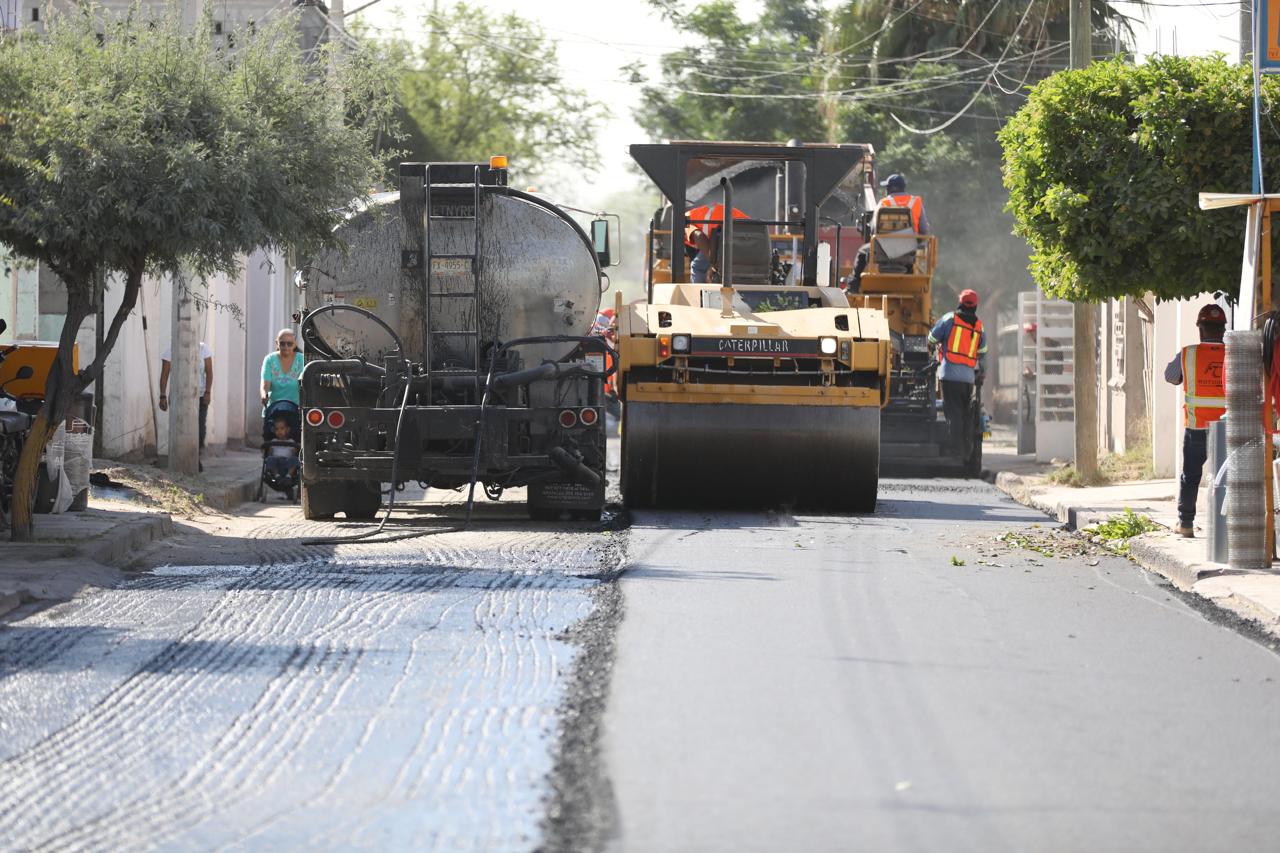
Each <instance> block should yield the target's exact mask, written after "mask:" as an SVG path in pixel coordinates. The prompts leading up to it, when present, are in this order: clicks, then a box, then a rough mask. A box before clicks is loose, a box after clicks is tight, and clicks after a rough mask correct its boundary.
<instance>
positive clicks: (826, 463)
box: [622, 402, 880, 512]
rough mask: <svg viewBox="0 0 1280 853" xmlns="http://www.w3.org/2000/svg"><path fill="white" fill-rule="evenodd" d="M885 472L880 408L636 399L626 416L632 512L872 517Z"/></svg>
mask: <svg viewBox="0 0 1280 853" xmlns="http://www.w3.org/2000/svg"><path fill="white" fill-rule="evenodd" d="M879 469H880V410H879V409H878V408H876V407H874V406H866V407H853V406H794V405H792V406H783V405H748V404H688V403H685V404H681V403H646V402H628V403H627V404H626V408H625V410H624V412H623V424H622V488H623V500H624V502H625V503H626V504H627V506H629V507H635V508H642V507H718V508H720V507H723V508H727V507H741V508H761V507H776V506H789V507H795V508H798V509H816V510H829V511H845V512H871V511H873V510H874V509H875V505H876V490H877V486H878V480H879Z"/></svg>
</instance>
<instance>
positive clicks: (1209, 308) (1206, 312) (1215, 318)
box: [1196, 302, 1227, 326]
mask: <svg viewBox="0 0 1280 853" xmlns="http://www.w3.org/2000/svg"><path fill="white" fill-rule="evenodd" d="M1201 324H1204V325H1207V326H1225V325H1227V312H1226V311H1223V310H1222V308H1221V307H1219V306H1218V305H1215V304H1213V303H1212V302H1210V303H1209V304H1208V305H1206V306H1204V307H1203V308H1201V309H1200V313H1199V314H1197V315H1196V325H1197V326H1199V325H1201Z"/></svg>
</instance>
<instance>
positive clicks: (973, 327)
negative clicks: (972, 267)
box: [929, 290, 987, 453]
mask: <svg viewBox="0 0 1280 853" xmlns="http://www.w3.org/2000/svg"><path fill="white" fill-rule="evenodd" d="M929 343H931V344H933V345H934V346H936V347H938V361H939V365H938V378H939V379H940V380H941V381H942V411H943V414H945V415H946V416H947V430H948V432H949V433H950V439H951V452H952V453H963V452H965V451H967V450H968V448H969V445H970V444H971V443H972V436H971V435H970V430H971V429H972V427H973V418H972V417H971V416H970V413H969V409H970V406H971V405H972V404H973V392H974V387H975V386H977V385H981V384H982V378H983V375H984V374H985V373H986V356H987V335H986V333H985V332H984V331H982V321H981V320H979V319H978V294H977V293H975V292H973V291H972V290H964V291H962V292H961V293H960V304H959V305H957V306H956V310H955V311H952V312H951V313H949V314H947V315H945V316H944V317H943V318H942V319H941V320H939V321H938V322H937V325H935V326H934V327H933V329H932V330H931V331H930V332H929Z"/></svg>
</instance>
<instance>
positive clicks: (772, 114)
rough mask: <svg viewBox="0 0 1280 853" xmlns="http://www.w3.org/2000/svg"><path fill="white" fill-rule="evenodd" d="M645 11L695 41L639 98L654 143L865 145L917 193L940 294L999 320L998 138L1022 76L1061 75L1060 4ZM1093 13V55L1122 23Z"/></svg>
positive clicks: (1018, 283) (1023, 261)
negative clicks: (968, 293)
mask: <svg viewBox="0 0 1280 853" xmlns="http://www.w3.org/2000/svg"><path fill="white" fill-rule="evenodd" d="M651 2H653V4H654V5H655V6H656V7H658V8H659V9H661V10H662V11H663V13H664V14H665V15H666V16H667V17H668V19H669V20H670V21H671V22H672V23H673V25H674V26H676V27H677V28H679V29H680V30H682V31H684V32H685V33H687V34H689V35H691V36H693V37H694V39H695V43H694V44H693V45H691V46H689V47H686V48H683V49H681V50H678V51H673V52H671V53H669V54H667V55H666V56H665V57H664V59H663V62H662V76H661V78H660V80H658V81H656V82H654V83H651V84H649V85H647V86H646V87H645V89H644V93H643V101H642V106H641V108H640V109H639V110H638V111H637V116H636V118H637V120H638V121H639V122H640V124H641V126H642V127H644V128H645V129H646V130H647V131H649V133H650V134H651V135H652V136H654V137H672V136H676V137H684V138H703V139H745V140H760V141H765V140H769V141H782V140H786V139H789V138H792V137H795V138H799V139H802V140H807V141H826V142H867V143H870V144H872V145H873V146H874V147H875V149H876V154H877V162H878V164H879V171H881V172H882V173H888V172H903V173H905V174H906V175H907V177H908V179H909V189H911V190H912V191H915V192H919V193H921V194H923V195H924V196H925V198H926V204H927V208H928V212H929V220H930V224H931V226H932V227H933V230H934V231H935V232H936V233H937V234H938V235H939V239H940V244H941V245H940V253H941V258H940V267H939V274H938V275H937V276H936V277H935V280H934V286H935V289H936V290H940V291H946V290H953V291H959V290H960V289H963V288H964V287H977V288H979V289H980V290H981V291H982V293H983V298H984V309H985V310H987V311H991V312H993V313H994V311H995V310H997V309H998V306H999V303H1000V302H1001V301H1002V297H1003V298H1005V299H1011V298H1012V297H1013V295H1014V294H1015V293H1016V292H1017V291H1018V290H1020V289H1023V285H1022V282H1023V281H1024V280H1025V279H1024V278H1023V276H1022V274H1021V271H1022V270H1023V269H1024V268H1025V267H1026V265H1027V258H1028V255H1027V247H1026V245H1025V244H1024V243H1023V241H1021V240H1019V239H1017V238H1016V237H1014V236H1013V235H1012V233H1011V232H1012V230H1013V222H1012V220H1011V219H1010V217H1009V216H1008V215H1007V214H1006V213H1005V212H1004V206H1005V203H1006V201H1007V195H1006V192H1005V190H1004V187H1003V186H1002V184H1001V180H1000V153H1001V152H1000V147H999V145H998V144H997V142H996V138H995V134H996V130H997V129H998V128H999V127H1000V126H1001V124H1002V123H1003V121H1004V117H1005V116H1007V115H1009V114H1011V113H1013V112H1014V111H1015V110H1016V109H1017V108H1018V107H1019V106H1020V105H1021V103H1022V101H1023V99H1024V98H1025V91H1024V87H1025V84H1026V83H1027V82H1034V81H1037V80H1040V79H1043V78H1044V77H1045V76H1047V75H1048V74H1050V73H1052V72H1054V71H1056V70H1058V69H1061V68H1064V67H1065V66H1066V62H1067V53H1066V49H1065V48H1066V45H1065V38H1066V31H1067V19H1068V8H1067V2H1066V0H1033V2H1032V3H1031V4H1030V5H1027V4H1022V3H1017V4H1014V3H1005V2H1003V0H968V2H964V3H956V2H943V0H924V2H921V0H849V2H845V3H841V4H838V5H834V6H832V5H830V4H819V3H815V2H803V3H796V2H786V0H766V2H765V3H764V8H763V10H762V12H761V14H760V16H759V17H758V18H757V19H756V20H755V21H744V20H743V19H742V18H741V17H740V16H739V15H738V13H737V12H736V11H735V7H734V4H732V3H728V2H724V0H716V1H715V2H708V3H703V4H701V5H699V6H696V7H694V9H693V10H692V11H686V8H687V4H678V3H675V2H671V0H651ZM1092 10H1093V11H1092V15H1093V27H1094V31H1095V33H1096V34H1098V36H1099V38H1103V37H1106V38H1108V39H1109V40H1108V47H1107V50H1106V51H1102V50H1099V51H1098V52H1099V53H1104V52H1111V51H1113V50H1114V47H1115V45H1116V43H1119V45H1120V46H1121V48H1123V45H1124V44H1125V43H1126V41H1127V40H1129V39H1130V38H1131V35H1132V34H1131V32H1130V29H1129V19H1128V18H1126V17H1125V16H1124V15H1123V14H1122V13H1120V12H1119V11H1118V10H1117V7H1116V6H1114V5H1113V4H1111V3H1107V2H1102V0H1095V2H1093V4H1092ZM1107 34H1110V35H1109V36H1107ZM633 74H637V75H638V70H636V71H633ZM948 121H950V124H947V125H946V126H945V127H941V128H937V126H938V125H942V124H943V123H944V122H948ZM907 125H913V126H915V127H914V129H913V128H909V127H908V126H907ZM935 128H937V129H936V130H935ZM922 129H923V130H928V131H931V132H927V133H920V132H917V131H918V130H922ZM943 300H944V297H942V296H941V295H939V296H938V297H937V299H936V300H935V301H936V302H937V303H938V304H942V303H943Z"/></svg>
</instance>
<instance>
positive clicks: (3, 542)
mask: <svg viewBox="0 0 1280 853" xmlns="http://www.w3.org/2000/svg"><path fill="white" fill-rule="evenodd" d="M261 466H262V457H261V456H260V455H259V454H258V453H257V452H255V451H230V452H227V453H226V454H224V455H222V456H217V457H211V458H209V459H206V460H205V462H204V469H205V470H204V472H203V473H202V474H199V475H197V476H193V477H182V476H178V477H173V476H171V475H169V473H168V472H167V471H164V470H163V469H161V468H158V467H156V466H151V465H142V464H136V465H122V464H121V463H117V462H113V461H111V460H108V459H102V460H96V461H95V463H94V466H93V470H94V471H102V472H109V473H110V474H111V475H113V478H114V479H123V480H126V481H127V482H128V483H130V484H143V483H145V484H147V485H150V486H154V487H156V488H158V489H160V490H161V491H162V493H163V494H164V496H165V497H169V496H173V499H172V500H156V499H155V498H154V497H148V495H152V496H153V495H154V494H155V489H148V490H147V491H146V492H145V493H144V492H142V491H141V490H139V491H134V490H131V489H116V488H111V487H106V488H98V487H91V488H90V497H89V508H88V509H87V510H85V511H84V512H69V513H62V514H58V515H37V516H36V518H35V534H36V540H35V541H34V542H22V543H12V542H9V541H8V531H7V530H5V531H0V537H3V538H2V539H0V616H3V615H4V614H5V613H8V612H9V611H10V610H13V609H14V608H16V607H18V606H20V605H22V604H24V603H26V602H28V601H60V600H64V599H67V598H71V597H74V596H75V595H77V594H79V593H80V591H81V590H83V589H85V588H86V587H89V586H98V587H107V586H111V585H112V584H114V583H115V582H116V581H117V580H118V578H119V576H120V569H121V568H124V567H127V566H128V564H129V563H130V562H132V560H133V559H134V556H135V555H136V554H137V553H138V551H139V550H141V549H142V548H144V547H146V546H147V545H149V544H151V543H152V542H155V541H157V540H159V539H163V538H165V537H167V536H171V535H172V534H173V533H174V530H175V529H176V528H175V524H174V520H173V515H174V514H178V515H179V517H181V516H183V515H186V516H188V517H192V516H193V515H195V514H200V513H204V512H209V511H213V510H228V509H231V508H233V507H235V506H236V505H238V504H241V503H243V502H245V501H247V500H252V499H253V497H254V496H255V494H256V492H257V485H258V476H259V474H260V472H261Z"/></svg>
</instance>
